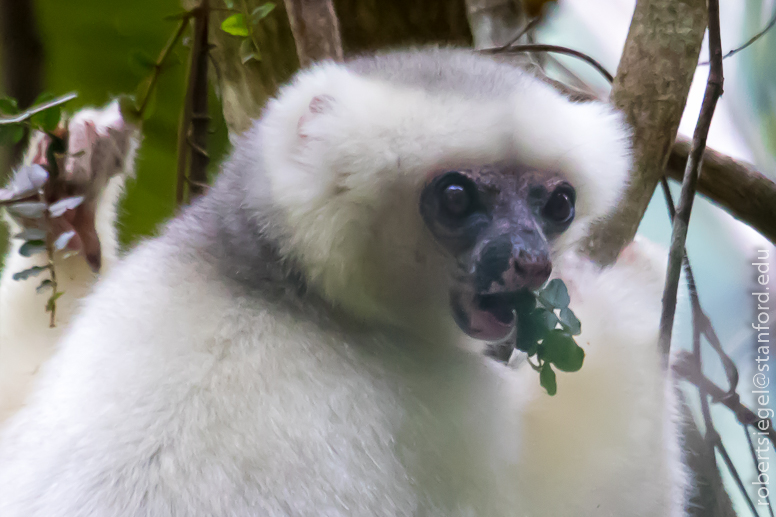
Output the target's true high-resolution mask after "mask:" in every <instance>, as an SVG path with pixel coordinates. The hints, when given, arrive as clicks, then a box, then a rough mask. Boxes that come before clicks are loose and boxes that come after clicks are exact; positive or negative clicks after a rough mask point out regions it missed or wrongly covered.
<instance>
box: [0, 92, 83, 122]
mask: <svg viewBox="0 0 776 517" xmlns="http://www.w3.org/2000/svg"><path fill="white" fill-rule="evenodd" d="M76 97H78V94H77V93H75V92H71V93H68V94H66V95H62V96H60V97H57V98H55V99H52V100H50V101H48V102H44V103H43V104H38V105H37V106H33V107H31V108H29V109H26V110H24V111H22V112H21V113H18V114H16V115H12V116H5V117H2V116H0V126H1V125H5V124H19V123H21V122H26V121H27V120H29V119H30V118H32V116H33V115H36V114H38V113H40V112H42V111H46V110H47V109H50V108H53V107H55V106H60V105H62V104H65V103H66V102H69V101H71V100H73V99H75V98H76Z"/></svg>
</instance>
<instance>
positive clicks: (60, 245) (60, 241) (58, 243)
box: [54, 230, 75, 251]
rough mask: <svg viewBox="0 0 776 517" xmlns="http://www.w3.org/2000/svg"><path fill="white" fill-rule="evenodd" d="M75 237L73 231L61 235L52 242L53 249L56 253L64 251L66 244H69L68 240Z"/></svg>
mask: <svg viewBox="0 0 776 517" xmlns="http://www.w3.org/2000/svg"><path fill="white" fill-rule="evenodd" d="M73 237H75V231H73V230H70V231H68V232H64V233H63V234H62V235H60V236H59V237H57V240H55V241H54V248H55V249H56V250H57V251H61V250H63V249H65V247H66V246H67V244H68V243H69V242H70V239H72V238H73Z"/></svg>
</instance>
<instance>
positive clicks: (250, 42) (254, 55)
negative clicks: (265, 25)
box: [221, 0, 275, 64]
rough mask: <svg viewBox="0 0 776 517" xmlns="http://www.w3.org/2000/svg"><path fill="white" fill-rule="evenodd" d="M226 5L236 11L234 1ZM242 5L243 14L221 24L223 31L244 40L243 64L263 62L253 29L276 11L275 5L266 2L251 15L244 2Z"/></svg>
mask: <svg viewBox="0 0 776 517" xmlns="http://www.w3.org/2000/svg"><path fill="white" fill-rule="evenodd" d="M225 3H226V6H227V8H228V9H230V10H234V2H233V1H232V0H225ZM242 5H243V9H242V12H237V13H235V14H232V15H231V16H229V17H228V18H226V19H225V20H224V21H223V22H221V30H223V31H224V32H226V33H227V34H231V35H232V36H236V37H238V38H242V41H241V42H240V60H241V61H242V62H243V64H245V63H247V62H248V61H250V60H251V59H255V60H256V61H261V51H260V50H259V45H258V44H257V43H256V40H255V38H254V37H253V30H252V28H251V27H252V26H253V25H256V24H258V23H259V22H260V21H261V20H263V19H264V18H266V17H267V16H268V15H269V13H271V12H272V11H273V10H274V9H275V4H274V3H272V2H266V3H264V4H262V5H260V6H258V7H256V8H254V9H253V10H252V11H251V12H250V13H248V8H247V5H246V3H245V2H244V1H243V3H242Z"/></svg>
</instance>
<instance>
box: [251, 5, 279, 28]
mask: <svg viewBox="0 0 776 517" xmlns="http://www.w3.org/2000/svg"><path fill="white" fill-rule="evenodd" d="M273 9H275V4H273V3H272V2H267V3H266V4H263V5H260V6H258V7H257V8H255V9H254V10H253V11H251V20H253V23H258V22H259V21H260V20H263V19H264V18H266V17H267V15H268V14H269V13H271V12H272V10H273Z"/></svg>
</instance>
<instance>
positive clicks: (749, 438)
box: [741, 424, 774, 517]
mask: <svg viewBox="0 0 776 517" xmlns="http://www.w3.org/2000/svg"><path fill="white" fill-rule="evenodd" d="M741 427H743V429H744V434H745V435H746V442H747V443H748V444H749V452H750V454H751V455H752V463H754V468H755V469H757V465H758V464H759V460H758V459H757V452H755V450H754V442H752V435H751V434H749V426H747V425H744V424H741ZM755 429H757V428H755ZM765 501H766V502H767V503H768V513H770V514H771V517H774V516H773V505H771V495H770V492H768V493H766V494H765Z"/></svg>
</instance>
